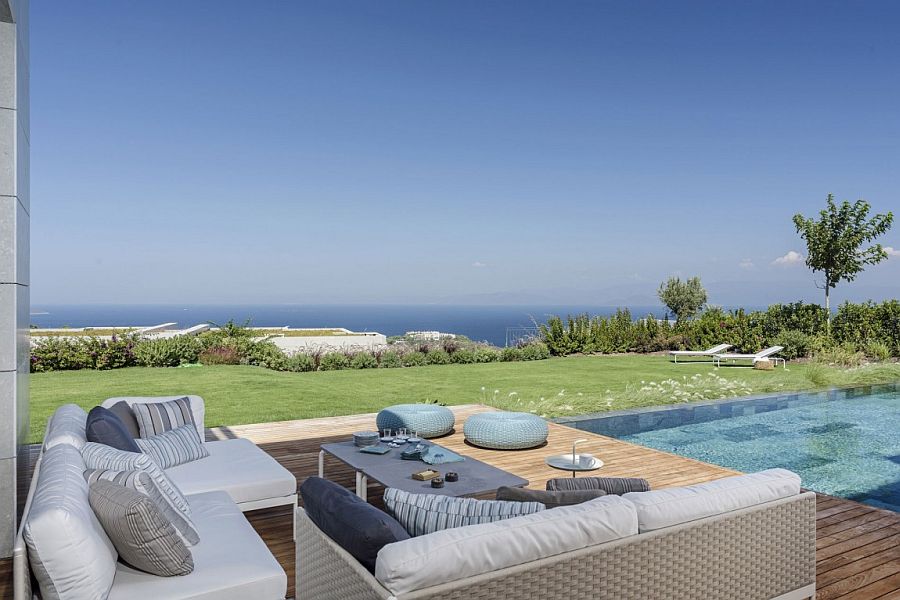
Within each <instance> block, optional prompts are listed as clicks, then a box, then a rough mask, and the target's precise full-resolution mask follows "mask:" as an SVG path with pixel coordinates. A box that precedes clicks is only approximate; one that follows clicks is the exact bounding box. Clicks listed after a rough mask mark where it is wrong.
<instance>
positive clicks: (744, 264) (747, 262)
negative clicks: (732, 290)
mask: <svg viewBox="0 0 900 600" xmlns="http://www.w3.org/2000/svg"><path fill="white" fill-rule="evenodd" d="M738 266H739V267H740V268H742V269H754V268H756V265H754V264H753V261H752V260H751V259H749V258H745V259H743V260H741V262H740V263H738Z"/></svg>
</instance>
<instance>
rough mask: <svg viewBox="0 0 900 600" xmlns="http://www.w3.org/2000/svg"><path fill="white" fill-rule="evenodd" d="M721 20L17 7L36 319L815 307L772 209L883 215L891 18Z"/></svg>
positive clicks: (826, 15)
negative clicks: (55, 312) (702, 288)
mask: <svg viewBox="0 0 900 600" xmlns="http://www.w3.org/2000/svg"><path fill="white" fill-rule="evenodd" d="M723 6H724V5H722V4H721V3H718V2H716V3H697V2H695V3H691V2H688V3H673V2H618V3H611V2H610V3H602V2H549V1H547V2H526V1H522V0H517V1H509V2H482V1H477V2H476V1H462V2H414V1H404V2H396V1H389V0H379V1H378V2H371V1H366V2H346V1H340V0H323V1H316V2H308V1H305V2H296V3H293V2H275V1H271V2H259V3H247V2H227V1H217V2H206V1H192V2H174V1H172V2H147V3H141V2H115V1H108V2H99V1H98V2H78V3H70V2H54V3H50V2H35V3H33V5H32V19H31V26H32V57H31V73H32V76H31V84H32V148H33V150H32V169H31V173H32V198H33V200H32V206H33V208H32V301H33V302H34V303H80V302H125V303H132V302H133V303H152V302H164V303H176V304H182V303H204V302H213V303H231V302H248V303H260V302H265V303H270V302H271V303H281V302H298V303H304V302H326V303H328V302H337V303H362V302H385V303H406V302H410V303H415V302H467V303H482V302H502V303H520V302H521V303H529V302H554V303H558V304H564V303H596V304H607V303H626V302H635V303H646V302H647V301H648V300H652V299H653V296H654V292H655V289H656V286H657V285H658V283H659V281H660V280H662V279H664V278H665V277H667V276H668V275H671V274H681V275H694V274H698V275H701V276H702V278H703V280H704V282H705V283H706V284H707V286H708V288H709V289H710V291H711V297H710V300H711V301H712V302H715V303H723V304H734V303H747V304H762V303H768V302H776V301H790V300H796V299H799V298H805V299H818V297H819V291H818V290H816V288H815V287H814V285H813V278H812V275H811V274H810V273H809V272H808V271H807V270H806V269H805V267H804V266H803V265H802V264H791V261H790V260H788V261H786V262H787V263H788V264H773V261H776V259H778V258H779V257H784V256H786V255H788V253H789V252H790V251H794V252H796V253H799V254H802V253H803V250H804V248H803V245H802V242H801V241H800V240H799V238H798V237H797V235H796V234H795V232H794V230H793V226H792V223H791V220H790V219H791V216H792V215H793V214H794V213H795V212H803V213H806V214H812V213H813V212H815V211H817V210H818V209H820V208H821V206H822V205H823V204H824V199H825V195H826V194H827V193H828V192H833V193H834V194H836V195H837V196H838V198H839V199H845V198H846V199H851V200H854V199H856V198H865V199H867V200H868V201H870V202H871V203H872V204H873V207H874V209H875V210H876V211H879V212H884V211H887V210H893V211H894V212H895V213H898V215H897V216H898V219H900V110H898V108H897V107H898V106H900V76H898V73H900V36H897V35H896V24H897V23H898V22H900V4H897V3H893V2H875V1H873V2H865V3H857V2H789V3H785V2H753V3H743V4H742V5H729V6H728V9H727V10H724V9H723ZM883 243H884V244H885V245H887V246H891V247H892V248H897V249H900V223H898V225H897V226H895V228H894V231H892V232H891V233H890V234H889V235H888V236H886V237H885V238H884V240H883ZM897 254H898V255H900V251H898V252H897ZM795 262H796V261H795ZM801 262H802V261H801ZM898 281H900V256H894V257H892V258H891V259H890V260H888V261H887V262H886V263H883V264H882V265H879V266H878V267H875V268H872V269H870V271H869V272H868V273H866V274H864V275H863V276H861V277H860V278H859V279H858V281H857V282H855V283H854V284H851V285H844V286H843V287H842V288H839V289H838V293H837V297H838V298H839V299H840V298H846V297H850V298H856V299H858V298H866V297H874V298H882V297H888V296H896V295H898V291H900V285H898V283H897V282H898Z"/></svg>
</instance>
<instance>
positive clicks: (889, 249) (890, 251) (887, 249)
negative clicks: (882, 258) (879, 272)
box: [884, 246, 900, 257]
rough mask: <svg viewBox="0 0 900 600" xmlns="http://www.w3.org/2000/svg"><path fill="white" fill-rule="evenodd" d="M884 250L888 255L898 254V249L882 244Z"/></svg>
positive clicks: (899, 252) (899, 253)
mask: <svg viewBox="0 0 900 600" xmlns="http://www.w3.org/2000/svg"><path fill="white" fill-rule="evenodd" d="M884 251H885V252H887V255H888V256H893V257H897V256H900V250H897V249H896V248H894V247H893V246H884Z"/></svg>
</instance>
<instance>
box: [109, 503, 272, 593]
mask: <svg viewBox="0 0 900 600" xmlns="http://www.w3.org/2000/svg"><path fill="white" fill-rule="evenodd" d="M188 502H189V503H190V505H191V516H192V517H193V519H194V523H195V524H196V526H197V531H198V532H199V534H200V543H199V544H197V545H196V546H193V547H191V549H190V550H191V554H192V555H193V558H194V571H193V572H192V573H190V574H189V575H184V576H180V577H157V576H155V575H149V574H147V573H143V572H141V571H137V570H135V569H132V568H131V567H129V566H127V565H125V564H122V563H119V564H118V566H117V568H116V574H115V579H114V580H113V585H112V589H111V590H110V593H109V600H143V599H148V600H160V599H162V598H165V599H166V600H187V599H190V600H213V599H215V600H245V599H247V598H251V599H252V600H281V599H283V598H284V597H285V594H286V593H287V575H285V573H284V570H283V569H282V568H281V565H279V564H278V561H277V560H275V557H274V556H272V553H271V552H269V549H268V548H267V547H266V544H265V543H264V542H263V541H262V539H260V537H259V535H257V533H256V531H255V530H254V529H253V527H252V526H251V525H250V523H248V522H247V519H246V518H244V515H243V514H242V513H241V511H240V509H239V508H238V507H237V506H236V505H235V504H234V502H232V501H231V499H230V498H229V497H228V495H227V494H225V493H224V492H210V493H207V494H197V495H193V496H189V497H188Z"/></svg>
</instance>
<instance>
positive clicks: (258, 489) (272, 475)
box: [166, 439, 297, 504]
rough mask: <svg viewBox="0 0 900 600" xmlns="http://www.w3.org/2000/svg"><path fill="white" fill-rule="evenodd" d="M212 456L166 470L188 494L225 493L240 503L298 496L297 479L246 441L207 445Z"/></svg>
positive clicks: (239, 440)
mask: <svg viewBox="0 0 900 600" xmlns="http://www.w3.org/2000/svg"><path fill="white" fill-rule="evenodd" d="M205 446H206V449H207V450H208V451H209V456H207V457H206V458H201V459H200V460H195V461H193V462H189V463H185V464H183V465H178V466H177V467H172V468H171V469H168V470H166V474H167V475H168V476H169V477H171V478H172V481H174V482H175V484H176V485H178V487H179V488H180V489H181V491H182V492H184V493H185V494H200V493H203V492H212V491H219V490H221V491H224V492H228V494H229V495H230V496H231V498H232V499H233V500H234V501H235V502H237V503H239V504H240V503H243V502H253V501H256V500H266V499H269V498H281V497H284V496H292V495H293V494H296V493H297V479H296V478H295V477H294V476H293V475H292V474H291V472H290V471H288V470H287V469H285V468H284V467H282V466H281V465H280V464H278V461H276V460H275V459H274V458H272V457H271V456H269V455H268V454H266V452H265V451H264V450H261V449H260V448H258V447H257V446H256V444H254V443H253V442H251V441H250V440H245V439H234V440H222V441H219V442H207V443H206V444H205Z"/></svg>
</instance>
